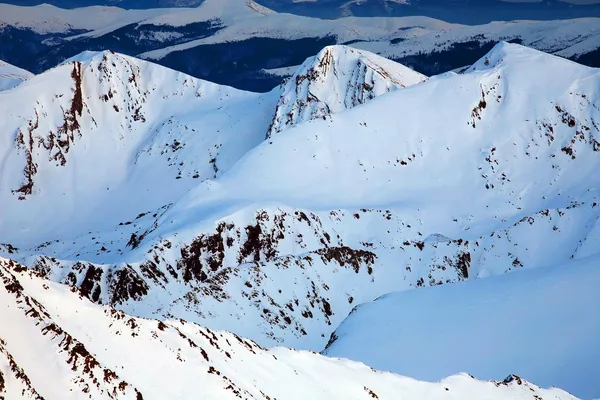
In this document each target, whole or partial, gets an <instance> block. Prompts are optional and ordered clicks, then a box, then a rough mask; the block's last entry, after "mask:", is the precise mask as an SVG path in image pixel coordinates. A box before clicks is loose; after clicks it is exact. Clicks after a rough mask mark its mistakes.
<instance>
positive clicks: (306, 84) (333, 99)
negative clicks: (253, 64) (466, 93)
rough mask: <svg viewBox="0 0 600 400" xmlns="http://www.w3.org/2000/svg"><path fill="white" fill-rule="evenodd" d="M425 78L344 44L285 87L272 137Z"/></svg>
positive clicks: (315, 59) (331, 49)
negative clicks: (300, 124)
mask: <svg viewBox="0 0 600 400" xmlns="http://www.w3.org/2000/svg"><path fill="white" fill-rule="evenodd" d="M425 79H427V77H426V76H424V75H422V74H420V73H418V72H416V71H413V70H412V69H410V68H407V67H405V66H403V65H402V64H398V63H396V62H393V61H390V60H388V59H386V58H383V57H380V56H378V55H376V54H373V53H370V52H367V51H361V50H357V49H353V48H351V47H348V46H341V45H338V46H328V47H325V48H324V49H323V50H322V51H321V52H319V54H317V55H316V56H315V57H311V58H309V59H307V60H306V61H305V62H304V63H303V64H302V65H301V66H300V68H299V69H298V70H297V71H296V73H295V74H294V75H292V77H291V78H289V79H288V80H287V81H286V82H285V83H284V84H282V89H281V97H280V99H279V102H278V104H277V109H276V111H275V116H274V117H273V122H272V124H271V127H270V128H269V132H268V133H267V137H271V136H272V135H273V134H275V133H277V132H280V131H282V130H284V129H286V128H288V127H291V126H294V125H297V124H299V123H302V122H305V121H310V120H313V119H317V118H325V117H326V116H328V115H330V114H335V113H339V112H342V111H344V110H346V109H349V108H352V107H355V106H357V105H359V104H363V103H365V102H367V101H369V100H371V99H373V98H375V97H377V96H380V95H381V94H384V93H388V92H391V91H392V90H396V89H398V88H404V87H407V86H411V85H414V84H416V83H419V82H422V81H424V80H425Z"/></svg>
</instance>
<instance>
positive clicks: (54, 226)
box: [0, 42, 600, 396]
mask: <svg viewBox="0 0 600 400" xmlns="http://www.w3.org/2000/svg"><path fill="white" fill-rule="evenodd" d="M319 64H322V66H321V67H319ZM325 65H329V67H328V68H325ZM365 68H366V71H365ZM311 70H312V71H313V72H311V74H314V75H315V76H314V79H310V82H308V81H307V80H306V79H302V78H299V77H302V76H304V75H307V74H308V72H309V71H311ZM314 71H323V74H321V72H319V73H318V76H316V75H317V74H316V73H315V72H314ZM325 71H326V72H327V73H324V72H325ZM295 76H296V77H297V78H298V79H296V78H294V79H291V80H289V81H288V82H287V83H286V84H284V85H282V86H278V87H276V88H274V89H273V90H272V91H270V92H269V93H266V94H255V93H249V92H242V91H239V90H236V89H232V88H227V87H222V86H218V85H215V84H211V83H208V82H204V81H201V80H197V79H194V78H191V77H189V76H186V75H184V74H181V73H178V72H175V71H172V70H168V69H165V68H163V67H159V66H157V65H153V64H151V63H148V62H145V61H141V60H136V59H133V58H130V57H127V56H122V55H120V54H113V53H111V52H104V53H85V54H82V55H80V56H78V57H76V58H74V59H72V60H69V61H67V62H65V63H64V64H62V65H60V66H58V67H56V68H54V69H52V70H50V71H48V72H45V73H43V74H40V75H37V76H35V77H33V78H31V79H29V80H27V81H26V82H24V83H23V84H21V85H19V86H18V87H16V88H15V89H13V90H11V91H5V92H0V104H1V105H2V107H3V109H4V110H6V111H5V113H4V115H5V116H6V118H5V119H3V120H2V121H0V123H1V124H2V125H1V126H0V132H2V136H0V149H1V150H0V162H1V164H0V209H1V210H2V215H1V218H0V243H3V244H2V245H0V253H1V255H2V256H4V257H8V258H11V259H14V260H17V261H19V262H20V263H22V264H23V265H27V266H28V267H30V268H31V269H32V270H34V271H36V274H39V275H40V277H42V278H45V279H48V280H50V281H53V282H59V283H62V284H66V285H69V286H71V287H73V288H75V289H77V290H78V291H79V292H80V293H81V295H82V296H83V297H87V298H88V299H90V300H92V301H93V302H94V303H97V304H105V305H112V306H115V307H117V308H118V309H120V310H122V311H124V312H126V313H128V314H130V315H133V316H136V317H146V318H157V319H160V320H174V319H180V318H181V319H184V320H186V321H188V322H189V323H199V324H200V325H202V326H206V327H207V328H208V329H211V330H229V331H233V332H235V333H236V334H238V335H240V336H243V337H247V338H249V339H251V340H254V341H256V342H257V343H258V344H259V345H262V346H265V347H266V346H273V345H285V346H292V347H296V348H302V349H310V350H322V349H323V348H324V347H325V345H326V344H327V342H328V341H329V339H330V337H331V334H332V333H333V332H334V331H335V330H336V328H337V327H338V326H339V325H340V323H342V322H343V321H344V319H345V318H346V316H347V315H348V314H349V313H350V312H351V311H352V309H353V308H354V307H355V306H356V305H357V304H361V303H365V302H370V301H372V300H375V299H376V298H378V297H380V296H382V295H385V294H387V293H390V292H395V291H407V290H412V289H418V290H421V289H420V288H422V287H428V286H438V285H443V284H452V283H455V282H458V281H464V280H470V279H476V278H480V277H489V276H493V275H502V274H504V273H506V272H510V271H513V270H517V269H533V268H538V269H539V271H546V267H552V266H556V267H561V266H564V265H567V263H568V262H569V261H570V260H579V259H583V258H586V257H591V256H595V255H597V253H598V248H599V247H598V244H599V243H600V225H599V224H598V218H599V217H600V206H599V204H600V200H599V199H598V194H597V193H596V190H597V187H598V186H599V185H600V177H599V176H598V174H597V173H596V171H597V166H598V162H599V157H600V107H599V93H600V74H599V72H598V70H597V69H594V68H589V67H585V66H582V65H579V64H576V63H574V62H571V61H568V60H565V59H562V58H559V57H555V56H551V55H548V54H545V53H541V52H538V51H535V50H532V49H529V48H526V47H523V46H520V45H516V44H509V43H506V42H503V43H500V44H498V45H497V46H495V47H494V49H493V50H492V51H490V52H489V53H488V54H487V55H486V56H485V57H483V58H482V59H481V60H479V61H478V62H476V63H475V64H474V65H472V66H471V67H469V68H467V69H466V70H465V72H464V73H462V74H456V73H447V74H443V75H439V76H434V77H431V78H429V79H427V80H425V81H423V82H421V80H423V78H424V77H422V76H421V75H419V74H417V73H414V72H411V71H410V70H408V69H407V68H405V67H403V66H401V65H396V64H394V63H392V62H390V61H384V60H381V59H380V58H379V57H377V56H375V55H373V54H369V53H367V52H364V51H360V52H359V51H354V50H351V49H348V48H343V47H329V48H326V49H325V50H324V51H323V52H322V53H321V54H319V55H318V56H317V57H316V58H314V59H311V60H307V61H306V63H305V64H304V65H303V66H302V67H301V69H300V71H299V72H298V73H297V74H296V75H295ZM322 78H323V79H322ZM365 84H367V85H369V86H371V85H372V86H373V87H375V86H377V88H378V89H377V90H374V91H373V94H374V95H378V96H377V97H376V98H371V97H372V96H369V95H367V96H364V95H365V94H366V93H365V91H364V90H366V86H365ZM411 84H412V85H411ZM361 86H362V89H361ZM401 86H406V87H405V88H401ZM348 88H352V90H348ZM388 88H389V89H392V88H396V89H394V90H390V91H389V92H388ZM309 89H310V92H309ZM366 92H369V91H368V90H366ZM309 93H313V94H317V96H316V98H317V99H318V100H317V101H314V102H313V103H316V104H324V105H327V107H325V106H324V105H323V106H321V105H320V106H319V107H320V109H318V108H314V109H313V108H310V107H308V108H304V109H302V107H304V106H305V104H306V102H308V101H309V100H310V96H309ZM347 93H350V98H354V99H359V98H360V99H361V101H354V100H352V101H347V96H346V94H347ZM373 97H374V96H373ZM365 100H369V101H368V102H365ZM362 103H364V104H362ZM285 107H291V108H288V109H287V110H289V111H288V112H292V113H293V112H297V111H301V110H304V111H303V112H302V113H298V114H297V115H298V116H299V117H294V118H293V119H292V121H293V123H290V124H287V125H286V124H285V123H283V124H280V125H278V126H279V127H280V128H281V129H277V134H272V135H270V137H268V138H267V139H266V140H265V136H266V135H267V133H268V132H269V131H270V129H273V128H272V122H273V121H274V120H275V121H278V119H277V116H278V115H284V113H283V112H282V110H284V109H285ZM313 110H316V112H313ZM323 110H325V111H327V110H329V112H331V114H329V115H325V119H323V118H319V117H321V116H323V114H322V112H323ZM315 117H317V118H315ZM279 122H282V120H281V118H280V119H279ZM292 125H293V126H294V128H293V129H286V130H282V128H283V127H286V126H292ZM270 127H271V128H270ZM540 273H542V272H540ZM492 279H496V278H490V280H492ZM90 307H92V306H90ZM93 307H96V306H93ZM589 307H590V311H591V312H593V311H595V310H597V311H600V310H598V308H597V307H598V306H595V303H594V302H592V303H590V306H589ZM548 316H549V318H551V317H555V318H556V320H559V321H563V320H564V319H563V317H564V313H561V310H553V309H550V310H548ZM573 321H574V322H575V323H577V324H579V323H583V322H581V320H573ZM579 328H580V327H579V326H577V327H575V328H574V329H579ZM592 328H593V327H592ZM592 328H590V329H592ZM581 329H583V327H581ZM590 332H595V331H593V329H592V330H591V331H590ZM589 339H590V337H589V336H588V337H582V338H581V342H580V345H581V346H586V345H588V346H593V345H595V342H593V341H592V340H589ZM444 344H445V345H446V346H450V345H452V346H455V343H449V342H445V343H444ZM489 345H493V343H492V342H490V344H489ZM522 351H523V353H522V354H523V357H530V359H532V360H533V361H536V360H537V362H538V363H542V362H543V360H542V359H540V358H536V357H533V353H532V352H531V351H530V350H529V349H527V348H522ZM302 354H305V353H302ZM577 354H579V353H575V354H574V355H573V359H572V360H573V363H574V365H573V366H572V370H573V374H576V373H577V371H580V372H581V376H587V375H586V374H590V373H591V374H597V373H598V369H597V366H594V365H590V364H589V363H585V362H583V361H585V360H578V362H576V360H574V359H575V358H576V356H577ZM533 361H532V362H533ZM537 365H540V364H537ZM507 368H508V367H507ZM540 371H542V372H543V371H545V370H543V369H541V368H540ZM456 372H461V371H456ZM467 372H470V371H467ZM512 372H513V371H512V370H508V371H506V372H505V373H502V375H506V374H509V373H512ZM542 372H540V374H541V373H542ZM551 372H552V371H551ZM228 376H229V375H228ZM553 376H555V375H544V376H542V375H539V376H537V378H538V379H540V380H541V381H544V382H550V381H551V378H552V377H553ZM549 384H554V383H549ZM361 387H362V386H361ZM566 389H567V390H571V391H572V392H573V393H574V394H575V395H577V396H580V395H581V394H582V393H591V392H586V390H590V386H585V387H584V385H583V383H581V385H579V384H578V385H573V386H570V387H568V388H566ZM247 390H249V389H247ZM593 395H594V396H596V395H597V394H596V393H595V392H594V393H593Z"/></svg>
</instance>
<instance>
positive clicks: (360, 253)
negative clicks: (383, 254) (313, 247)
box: [316, 246, 377, 273]
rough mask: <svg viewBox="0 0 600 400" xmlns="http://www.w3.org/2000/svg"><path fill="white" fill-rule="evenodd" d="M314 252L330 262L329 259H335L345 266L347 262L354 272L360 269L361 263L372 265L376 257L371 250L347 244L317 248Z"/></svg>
mask: <svg viewBox="0 0 600 400" xmlns="http://www.w3.org/2000/svg"><path fill="white" fill-rule="evenodd" d="M316 253H317V254H319V255H320V256H321V257H322V258H323V260H324V261H327V262H331V260H335V261H337V263H338V264H340V265H341V266H346V264H349V265H351V266H352V268H353V269H354V272H356V273H358V272H359V271H360V266H361V265H363V264H366V265H373V263H374V262H375V259H376V258H377V256H376V255H375V253H373V252H370V251H365V250H354V249H351V248H349V247H347V246H340V247H329V248H326V249H319V250H317V251H316Z"/></svg>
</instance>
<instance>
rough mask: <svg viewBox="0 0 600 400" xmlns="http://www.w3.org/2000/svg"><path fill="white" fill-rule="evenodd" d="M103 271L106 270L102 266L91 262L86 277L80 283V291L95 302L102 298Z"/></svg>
mask: <svg viewBox="0 0 600 400" xmlns="http://www.w3.org/2000/svg"><path fill="white" fill-rule="evenodd" d="M103 272H104V271H102V269H101V268H97V267H94V266H93V265H92V264H89V265H88V269H87V271H86V273H85V277H84V278H83V281H82V282H81V285H79V291H80V293H81V294H82V295H83V296H85V297H87V298H88V299H90V300H92V301H93V302H95V303H97V302H98V300H100V292H101V284H102V273H103Z"/></svg>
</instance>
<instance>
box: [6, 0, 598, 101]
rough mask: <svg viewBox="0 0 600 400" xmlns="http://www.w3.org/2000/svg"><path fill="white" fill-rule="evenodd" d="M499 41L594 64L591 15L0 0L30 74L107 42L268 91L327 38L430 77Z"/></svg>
mask: <svg viewBox="0 0 600 400" xmlns="http://www.w3.org/2000/svg"><path fill="white" fill-rule="evenodd" d="M501 40H505V41H511V42H516V43H522V44H525V45H528V46H533V47H535V48H537V49H540V50H543V51H546V52H549V53H553V54H556V55H560V56H563V57H567V58H570V59H572V60H576V61H577V62H580V63H583V64H586V65H590V66H600V50H599V49H600V19H598V18H583V19H576V20H558V21H538V22H533V21H511V22H495V23H488V24H483V25H472V26H471V25H459V24H452V23H448V22H444V21H441V20H437V19H432V18H427V17H400V18H396V17H386V18H354V17H351V18H341V19H336V20H324V19H318V18H310V17H302V16H297V15H291V14H282V13H278V12H275V11H273V10H271V9H269V8H266V7H264V6H261V5H260V4H258V3H256V2H253V1H249V0H248V1H246V0H222V1H218V0H206V1H204V2H203V3H202V5H201V6H200V7H198V8H193V9H186V8H175V9H173V8H166V9H151V10H123V9H119V8H114V7H90V8H79V9H74V10H66V9H60V8H56V7H53V6H49V5H41V6H36V7H17V6H11V5H6V4H0V44H1V45H0V59H4V60H5V61H7V62H9V63H11V64H13V65H16V66H18V67H21V68H24V69H26V70H30V71H32V72H34V73H40V72H42V71H44V70H45V69H47V68H50V67H52V66H54V65H56V64H57V63H60V62H62V61H64V60H65V59H68V58H69V57H72V56H74V55H76V54H78V53H80V52H82V51H86V50H95V51H100V50H105V49H111V50H114V51H117V52H120V53H124V54H128V55H132V56H136V57H141V58H144V59H148V60H153V61H156V62H158V63H160V64H162V65H164V66H167V67H170V68H174V69H177V70H179V71H182V72H185V73H187V74H190V75H192V76H195V77H197V78H201V79H208V80H210V81H213V82H216V83H220V84H226V85H231V86H234V87H236V88H239V89H245V90H252V91H268V90H270V89H271V88H272V87H273V86H276V85H277V84H279V83H280V81H281V79H283V78H285V77H288V76H290V75H291V74H292V73H293V72H294V70H295V68H297V67H298V65H300V64H301V63H302V62H303V61H304V59H305V58H307V57H310V56H312V55H314V54H316V53H317V52H318V51H320V49H322V48H323V47H324V46H326V45H332V44H346V45H351V46H353V47H355V48H359V49H364V50H368V51H371V52H374V53H377V54H380V55H382V56H384V57H387V58H390V59H393V60H396V61H399V62H401V63H403V64H404V65H407V66H409V67H411V68H413V69H415V70H417V71H419V72H421V73H423V74H425V75H435V74H439V73H442V72H446V71H449V70H453V69H456V68H460V67H463V66H467V65H470V64H472V63H473V62H475V61H476V60H477V59H478V58H479V57H481V56H483V55H484V54H485V53H486V52H487V51H489V50H490V49H491V48H492V47H493V46H494V44H495V43H497V42H498V41H501Z"/></svg>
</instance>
